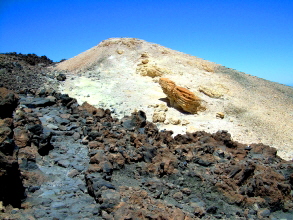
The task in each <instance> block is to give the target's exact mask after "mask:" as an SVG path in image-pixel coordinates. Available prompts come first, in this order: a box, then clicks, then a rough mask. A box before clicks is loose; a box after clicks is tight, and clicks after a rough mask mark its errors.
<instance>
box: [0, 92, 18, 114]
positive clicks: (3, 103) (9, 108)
mask: <svg viewBox="0 0 293 220" xmlns="http://www.w3.org/2000/svg"><path fill="white" fill-rule="evenodd" d="M18 100H19V96H18V95H17V94H15V93H14V92H12V91H11V90H8V89H6V88H0V118H9V117H12V113H13V111H14V109H15V108H16V106H17V105H18Z"/></svg>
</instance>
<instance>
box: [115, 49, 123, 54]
mask: <svg viewBox="0 0 293 220" xmlns="http://www.w3.org/2000/svg"><path fill="white" fill-rule="evenodd" d="M116 52H117V53H118V54H119V55H121V54H123V53H124V51H123V50H116Z"/></svg>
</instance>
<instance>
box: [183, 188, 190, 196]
mask: <svg viewBox="0 0 293 220" xmlns="http://www.w3.org/2000/svg"><path fill="white" fill-rule="evenodd" d="M181 192H182V193H184V194H186V195H190V194H191V189H189V188H183V189H182V190H181Z"/></svg>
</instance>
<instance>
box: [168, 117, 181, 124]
mask: <svg viewBox="0 0 293 220" xmlns="http://www.w3.org/2000/svg"><path fill="white" fill-rule="evenodd" d="M169 122H170V124H172V125H179V124H180V122H181V121H180V119H178V118H174V117H172V118H169Z"/></svg>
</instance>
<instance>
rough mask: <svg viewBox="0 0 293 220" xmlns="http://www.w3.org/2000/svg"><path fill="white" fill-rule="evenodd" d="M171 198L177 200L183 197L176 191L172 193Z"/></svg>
mask: <svg viewBox="0 0 293 220" xmlns="http://www.w3.org/2000/svg"><path fill="white" fill-rule="evenodd" d="M173 198H174V199H175V200H177V201H180V200H182V199H183V194H182V192H176V193H174V195H173Z"/></svg>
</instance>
